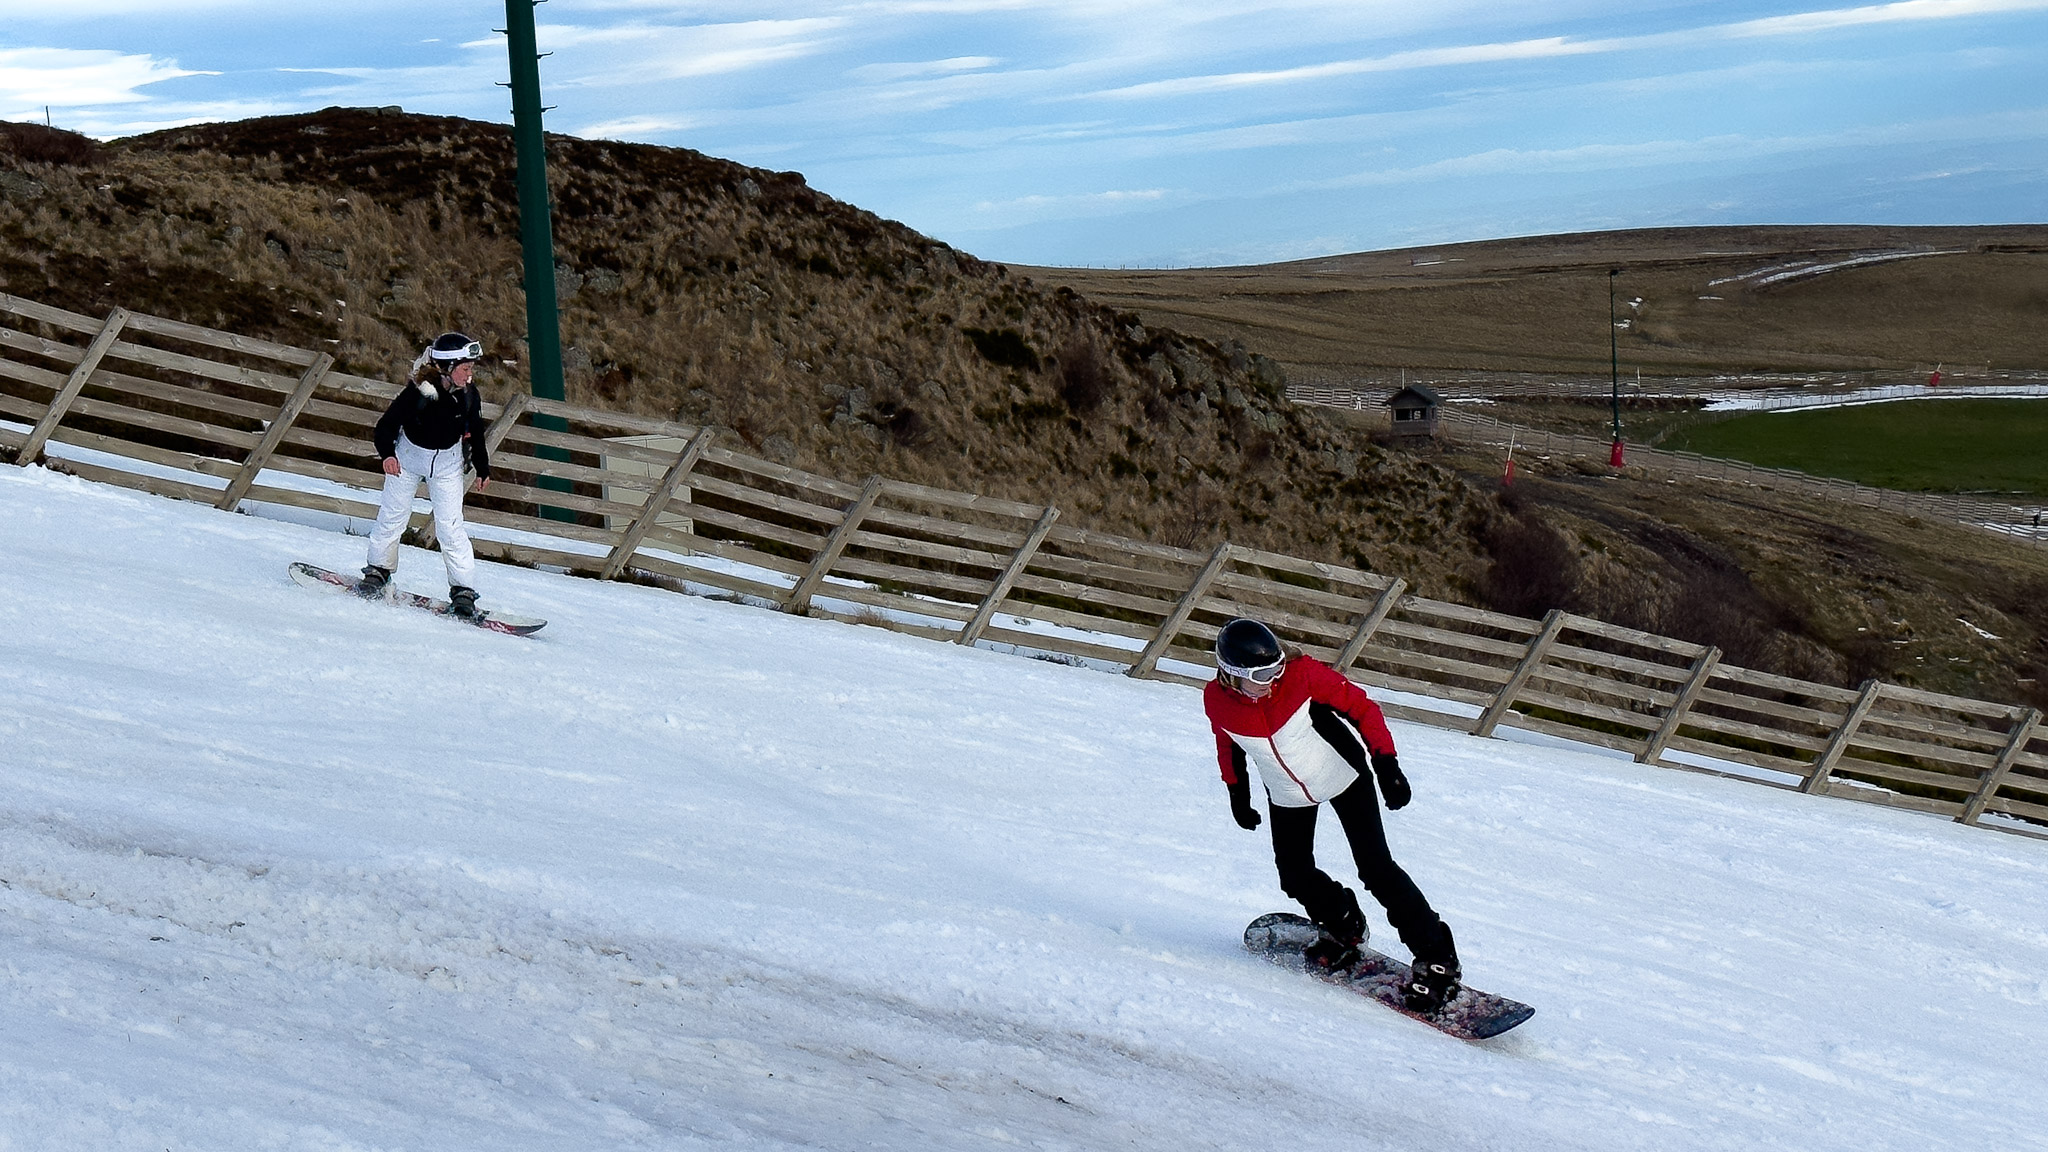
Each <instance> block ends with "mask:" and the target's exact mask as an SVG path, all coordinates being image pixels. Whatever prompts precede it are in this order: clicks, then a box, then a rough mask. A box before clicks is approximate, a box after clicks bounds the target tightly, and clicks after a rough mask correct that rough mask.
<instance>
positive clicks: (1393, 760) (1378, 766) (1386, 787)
mask: <svg viewBox="0 0 2048 1152" xmlns="http://www.w3.org/2000/svg"><path fill="white" fill-rule="evenodd" d="M1372 774H1373V775H1374V776H1377V777H1379V781H1380V795H1382V796H1384V797H1386V799H1387V807H1388V809H1390V810H1391V809H1397V808H1406V807H1407V806H1408V801H1409V800H1411V799H1413V798H1414V796H1415V793H1414V792H1413V791H1412V790H1411V789H1410V788H1409V787H1408V777H1406V776H1403V775H1401V758H1400V757H1399V756H1396V755H1394V754H1393V753H1392V752H1375V753H1373V754H1372Z"/></svg>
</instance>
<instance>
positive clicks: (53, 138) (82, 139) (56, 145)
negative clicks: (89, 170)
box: [0, 121, 100, 167]
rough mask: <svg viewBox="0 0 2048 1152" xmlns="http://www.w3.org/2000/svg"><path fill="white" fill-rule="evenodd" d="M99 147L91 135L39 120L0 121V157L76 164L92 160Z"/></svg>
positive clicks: (28, 161) (41, 162)
mask: <svg viewBox="0 0 2048 1152" xmlns="http://www.w3.org/2000/svg"><path fill="white" fill-rule="evenodd" d="M99 150H100V146H99V144H98V143H96V142H95V141H94V140H93V139H92V138H91V137H89V136H81V135H79V134H78V133H76V132H67V131H65V130H64V129H62V128H50V127H46V126H44V125H42V124H15V123H9V122H6V121H0V157H12V158H13V159H14V160H15V161H16V162H17V163H27V164H65V165H70V166H73V167H76V166H77V165H80V164H85V163H89V162H91V160H92V159H93V157H95V156H97V155H98V154H99Z"/></svg>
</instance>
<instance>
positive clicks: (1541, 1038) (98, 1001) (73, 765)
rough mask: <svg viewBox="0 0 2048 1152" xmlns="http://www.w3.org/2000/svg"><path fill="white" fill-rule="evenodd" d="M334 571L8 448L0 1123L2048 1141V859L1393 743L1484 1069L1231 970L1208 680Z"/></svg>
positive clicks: (1477, 751)
mask: <svg viewBox="0 0 2048 1152" xmlns="http://www.w3.org/2000/svg"><path fill="white" fill-rule="evenodd" d="M361 548H362V542H361V541H360V540H359V539H355V538H350V537H345V536H337V535H333V534H330V533H324V532H320V531H317V530H314V529H312V528H308V527H303V526H299V525H293V524H280V523H275V522H269V521H264V520H259V519H254V518H251V517H245V516H233V515H227V514H222V513H218V512H214V511H212V510H210V509H205V508H202V507H199V506H197V505H192V504H179V503H175V502H172V501H167V500H159V499H155V498H152V497H147V496H142V495H138V494H133V493H128V492H122V491H118V490H114V489H110V488H104V487H98V486H94V485H91V484H87V483H85V482H82V481H78V480H74V479H71V478H68V477H64V476H60V475H57V474H53V473H49V472H46V471H44V470H42V469H39V468H34V469H26V470H21V469H13V468H6V469H0V637H4V639H0V652H4V659H0V750H4V751H0V925H4V929H0V931H4V935H0V941H4V943H0V961H4V965H5V975H6V979H5V981H4V984H0V1035H4V1037H5V1038H6V1039H5V1044H4V1045H0V1149H5V1150H8V1152H13V1150H15V1149H60V1148H63V1149H68V1148H82V1147H92V1148H96V1149H102V1148H104V1149H126V1148H134V1149H156V1148H165V1147H171V1148H179V1149H185V1148H221V1149H228V1148H234V1149H249V1148H288V1149H298V1148H307V1149H400V1148H420V1149H434V1150H437V1152H438V1150H459V1149H471V1148H474V1149H526V1148H533V1149H556V1148H597V1147H603V1148H694V1147H709V1146H718V1147H721V1148H762V1149H781V1148H866V1147H882V1148H919V1149H924V1148H946V1149H951V1148H997V1147H1011V1146H1025V1147H1035V1148H1047V1149H1065V1148H1071V1149H1098V1148H1111V1147H1115V1148H1138V1149H1154V1148H1156V1149H1207V1148H1216V1149H1224V1148H1229V1149H1242V1148H1264V1147H1289V1148H1303V1149H1324V1148H1328V1149H1360V1148H1363V1149H1382V1148H1383V1149H1415V1150H1422V1149H1431V1150H1436V1149H1545V1148H1560V1149H1562V1148H1572V1149H1601V1150H1607V1149H1668V1148H1699V1149H1751V1148H1759V1149H1760V1148H1801V1149H1842V1150H1849V1149H1858V1150H1861V1149H1872V1148H1882V1149H1890V1148H1897V1149H1942V1148H1955V1149H1984V1148H2000V1149H2027V1148H2048V1136H2044V1132H2048V1103H2044V1101H2043V1098H2042V1096H2041V1094H2040V1092H2039V1091H2038V1084H2037V1083H2036V1074H2037V1071H2038V1068H2039V1067H2040V1065H2041V1064H2042V1062H2043V1061H2042V1056H2043V1040H2042V1037H2043V1036H2044V1034H2048V1029H2044V1025H2048V981H2044V975H2043V973H2044V971H2048V929H2044V928H2043V927H2042V925H2041V921H2040V917H2039V909H2040V907H2041V906H2042V897H2043V895H2044V890H2048V884H2044V881H2048V845H2044V844H2042V843H2040V842H2035V841H2029V840H2024V839H2020V838H2015V837H2004V836H1999V835H1996V834H1993V833H1988V832H1985V831H1982V830H1974V829H1966V828H1960V827H1957V826H1954V825H1951V824H1947V823H1943V822H1941V821H1939V820H1934V819H1930V818H1927V817H1923V816H1917V815H1914V814H1911V813H1905V812H1897V811H1890V810H1885V809H1880V808H1876V807H1872V806H1865V805H1855V804H1850V803H1847V802H1843V801H1831V800H1823V799H1816V798H1812V797H1806V796H1799V795H1793V794H1788V793H1784V792H1780V791H1774V790H1768V789H1763V788H1758V787H1755V786H1752V785H1745V784H1741V783H1737V782H1732V781H1725V780H1716V779H1711V778H1705V777H1698V776H1692V775H1687V774H1683V773H1678V772H1671V771H1666V770H1656V769H1647V768H1642V767H1639V766H1636V765H1634V764H1631V763H1628V762H1626V761H1622V760H1616V759H1614V758H1612V757H1609V756H1604V755H1599V754H1595V753H1591V752H1584V751H1574V750H1569V749H1564V750H1560V749H1555V748H1549V747H1539V746H1535V745H1531V744H1526V743H1515V742H1509V741H1500V740H1493V741H1487V740H1473V739H1470V738H1467V737H1462V736H1458V735H1455V734H1451V733H1447V732H1443V731H1439V730H1433V729H1427V728H1420V727H1415V726H1408V725H1400V724H1397V725H1395V726H1394V727H1395V732H1396V736H1397V739H1398V740H1399V741H1400V742H1401V747H1402V760H1403V764H1404V766H1405V767H1407V769H1408V771H1409V774H1410V776H1411V778H1412V779H1413V780H1414V781H1415V785H1416V800H1415V802H1414V804H1413V805H1411V806H1410V807H1409V808H1407V809H1405V810H1403V811H1402V812H1399V813H1393V814H1390V816H1389V817H1388V823H1389V828H1390V835H1391V836H1392V838H1393V841H1394V845H1395V851H1396V854H1397V857H1398V858H1399V859H1400V860H1401V861H1402V862H1403V863H1404V864H1405V865H1406V866H1407V867H1408V869H1409V870H1410V872H1411V873H1412V874H1414V875H1415V877H1416V879H1417V880H1418V882H1419V883H1420V884H1421V885H1422V887H1423V889H1424V891H1425V892H1427V893H1428V894H1429V896H1430V897H1431V899H1432V901H1433V902H1434V903H1436V904H1437V906H1438V907H1439V908H1440V909H1441V910H1442V911H1443V912H1444V913H1445V915H1446V918H1447V919H1449V920H1450V922H1451V923H1452V925H1453V926H1454V927H1455V928H1456V929H1457V931H1458V934H1459V941H1460V946H1461V951H1462V952H1463V954H1464V956H1465V960H1466V968H1467V975H1468V978H1469V979H1471V980H1472V981H1473V982H1474V983H1475V984H1477V985H1479V986H1481V987H1484V988H1487V989H1488V990H1491V991H1497V992H1501V993H1503V994H1506V995H1510V996H1514V997H1516V998H1518V999H1522V1000H1526V1001H1528V1002H1530V1003H1532V1004H1535V1005H1536V1006H1537V1009H1538V1012H1537V1015H1536V1017H1535V1019H1534V1020H1532V1021H1531V1022H1530V1023H1528V1024H1525V1025H1523V1026H1522V1028H1521V1029H1519V1030H1517V1031H1516V1032H1513V1033H1510V1034H1509V1035H1507V1036H1505V1037H1502V1038H1501V1039H1499V1040H1496V1041H1492V1042H1489V1043H1487V1044H1483V1045H1468V1044H1464V1043H1461V1042H1459V1041H1455V1040H1450V1039H1447V1038H1445V1037H1442V1036H1439V1035H1437V1034H1436V1033H1434V1032H1431V1031H1429V1030H1428V1029H1426V1028H1423V1027H1421V1026H1419V1025H1416V1024H1414V1023H1412V1022H1410V1021H1408V1020H1405V1019H1403V1018H1401V1017H1399V1016H1397V1015H1395V1014H1394V1013H1391V1012H1387V1011H1385V1010H1384V1009H1381V1008H1379V1007H1377V1006H1375V1005H1372V1004H1370V1003H1367V1002H1365V1001H1363V1000H1362V999H1360V998H1358V997H1355V996H1352V995H1350V994H1348V993H1345V992H1343V991H1342V990H1339V989H1334V988H1330V987H1327V986H1325V985H1322V984H1320V983H1317V982H1314V981H1309V980H1305V979H1303V978H1302V977H1300V976H1299V975H1298V974H1293V973H1288V972H1285V971H1283V970H1280V969H1277V968H1274V967H1273V966H1271V965H1268V964H1266V963H1264V962H1263V961H1261V960H1258V959H1256V958H1254V957H1251V956H1249V955H1247V954H1245V953H1244V952H1243V951H1242V949H1241V948H1239V946H1238V943H1237V941H1238V936H1239V933H1240V930H1241V929H1242V926H1243V925H1244V923H1245V922H1246V921H1247V920H1249V919H1250V918H1251V917H1252V916H1254V915H1256V914H1258V913H1260V912H1264V911H1270V910H1274V909H1280V908H1286V907H1289V904H1288V902H1287V901H1286V900H1285V898H1284V897H1282V896H1281V894H1280V893H1279V892H1278V890H1277V885H1276V884H1275V882H1274V880H1273V877H1272V874H1271V863H1270V859H1269V856H1268V848H1267V842H1266V840H1265V838H1264V836H1263V835H1259V836H1252V835H1247V834H1245V833H1243V832H1240V831H1239V830H1237V829H1236V827H1235V826H1234V825H1233V824H1231V822H1230V820H1229V816H1228V813H1227V807H1226V805H1225V801H1224V795H1223V789H1222V786H1221V784H1220V783H1219V782H1218V781H1217V780H1216V779H1215V769H1214V763H1213V756H1214V752H1213V745H1212V743H1211V741H1210V738H1209V735H1208V731H1207V728H1206V725H1205V724H1204V722H1203V720H1202V717H1201V710H1200V705H1199V699H1198V696H1197V694H1196V693H1195V692H1194V691H1193V690H1191V689H1187V688H1183V687H1179V686H1174V685H1166V684H1158V683H1145V682H1135V681H1130V680H1128V679H1124V678H1121V677H1115V676H1109V675H1104V674H1103V673H1100V672H1096V671H1090V670H1087V669H1080V668H1070V667H1062V666H1058V665H1054V664H1050V663H1047V662H1043V661H1033V660H1026V659H1019V658H1017V657H1014V656H1006V655H1000V654H997V653H992V652H987V651H976V650H964V649H960V648H957V647H954V646H950V645H943V644H935V643H931V642H928V641H923V640H917V639H913V638H909V637H905V636H901V635H897V634H893V633H889V632H886V631H883V630H880V629H875V628H859V627H853V626H848V625H838V624H828V623H821V622H818V621H810V620H802V619H797V618H793V617H788V616H783V615H779V614H776V613H772V612H767V611H762V610H759V609H755V608H748V607H743V606H739V605H733V604H726V603H719V602H715V601H710V600H704V599H698V598H693V597H684V596H677V595H673V594H670V593H664V592H660V591H657V590H653V589H648V588H641V587H633V586H623V585H600V584H597V583H595V582H592V581H584V580H572V579H568V578H565V577H560V576H554V575H549V574H546V573H541V572H533V571H523V570H519V569H512V568H505V567H502V566H497V565H485V566H483V577H484V578H483V580H482V583H483V586H484V602H485V604H486V606H487V607H488V606H491V605H494V604H495V605H500V606H502V607H504V608H505V609H507V610H511V611H519V612H531V613H534V614H536V615H540V616H544V617H547V618H549V619H550V620H551V621H552V623H551V624H550V625H549V627H548V628H547V629H546V630H545V631H543V632H542V633H540V634H539V636H537V637H535V638H533V639H530V640H521V639H515V638H511V637H504V636H496V635H492V634H488V633H483V632H479V631H477V630H473V629H469V628H465V627H462V626H460V625H456V624H451V623H449V622H447V621H443V620H438V619H435V618H433V617H429V616H426V615H425V614H421V613H413V612H407V611H403V610H400V609H396V608H389V607H385V606H380V605H372V604H364V603H360V602H356V601H353V600H349V599H346V598H340V597H324V596H318V595H315V594H312V593H310V592H307V591H306V590H304V589H300V588H298V587H296V586H294V585H292V584H291V583H290V582H289V580H288V579H287V578H286V577H285V575H284V567H285V565H286V564H287V563H288V562H289V561H291V560H294V559H303V560H309V561H311V562H314V563H318V564H323V565H325V566H328V567H333V568H340V569H347V568H353V567H355V566H358V565H359V564H360V551H361ZM439 580H440V563H439V558H438V557H435V556H432V555H431V554H424V553H420V552H417V551H413V550H408V551H407V553H406V556H405V560H404V563H403V566H402V567H401V571H400V582H401V583H402V584H403V585H405V586H407V587H415V588H421V589H424V590H436V591H438V583H439ZM1325 828H1326V833H1325V843H1324V851H1323V862H1324V865H1325V867H1327V868H1329V869H1330V870H1331V871H1332V872H1333V873H1335V874H1338V875H1340V876H1342V875H1345V874H1346V873H1347V871H1348V870H1346V869H1343V868H1342V867H1340V863H1341V861H1340V859H1339V855H1338V852H1336V851H1333V847H1340V846H1341V840H1340V839H1339V838H1338V837H1337V836H1336V834H1335V832H1334V828H1333V826H1332V825H1331V824H1330V823H1329V822H1328V821H1327V818H1326V823H1325ZM1375 928H1376V931H1377V933H1378V934H1379V935H1380V937H1381V940H1382V944H1383V945H1385V942H1386V941H1387V940H1388V939H1390V938H1391V933H1390V932H1388V930H1387V929H1386V928H1385V925H1384V922H1383V920H1380V919H1379V918H1377V917H1375ZM1388 947H1389V948H1390V950H1396V951H1397V950H1398V945H1389V946H1388Z"/></svg>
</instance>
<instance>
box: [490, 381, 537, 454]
mask: <svg viewBox="0 0 2048 1152" xmlns="http://www.w3.org/2000/svg"><path fill="white" fill-rule="evenodd" d="M532 406H533V397H531V396H529V395H527V394H526V393H524V392H521V393H519V394H518V395H515V396H514V397H512V399H510V400H507V401H505V409H504V411H502V412H500V413H498V418H497V419H496V420H493V421H491V426H490V427H489V428H486V429H484V452H485V454H486V455H490V456H496V455H497V454H498V446H499V445H501V444H503V443H504V442H505V437H506V436H508V435H510V434H511V432H512V429H513V428H514V427H516V426H517V425H518V424H519V418H520V417H521V416H524V415H526V410H527V409H528V408H530V407H532Z"/></svg>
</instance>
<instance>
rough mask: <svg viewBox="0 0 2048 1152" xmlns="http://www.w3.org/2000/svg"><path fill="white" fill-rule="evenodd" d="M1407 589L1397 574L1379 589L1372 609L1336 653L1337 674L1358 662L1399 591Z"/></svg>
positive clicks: (1392, 605)
mask: <svg viewBox="0 0 2048 1152" xmlns="http://www.w3.org/2000/svg"><path fill="white" fill-rule="evenodd" d="M1407 590H1408V582H1407V581H1406V580H1403V579H1401V578H1400V577H1399V576H1396V577H1394V580H1393V583H1391V584H1388V585H1387V586H1386V587H1385V588H1382V589H1380V597H1379V599H1377V600H1375V601H1373V602H1372V609H1371V610H1370V611H1368V612H1367V613H1366V614H1365V618H1364V619H1362V620H1360V621H1359V622H1358V629H1357V630H1356V631H1354V632H1353V633H1351V642H1350V643H1348V644H1346V645H1344V650H1343V651H1342V652H1339V653H1337V664H1336V668H1337V674H1338V675H1339V676H1342V675H1343V674H1344V673H1346V672H1349V671H1351V666H1352V665H1353V664H1356V663H1358V654H1359V653H1360V652H1363V651H1365V646H1366V645H1367V644H1368V643H1370V642H1371V641H1372V637H1373V633H1375V632H1378V631H1379V630H1380V625H1382V624H1384V623H1386V622H1387V615H1388V614H1389V613H1391V612H1392V611H1393V610H1394V605H1395V604H1396V603H1398V602H1399V601H1400V599H1401V593H1403V592H1406V591H1407Z"/></svg>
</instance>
